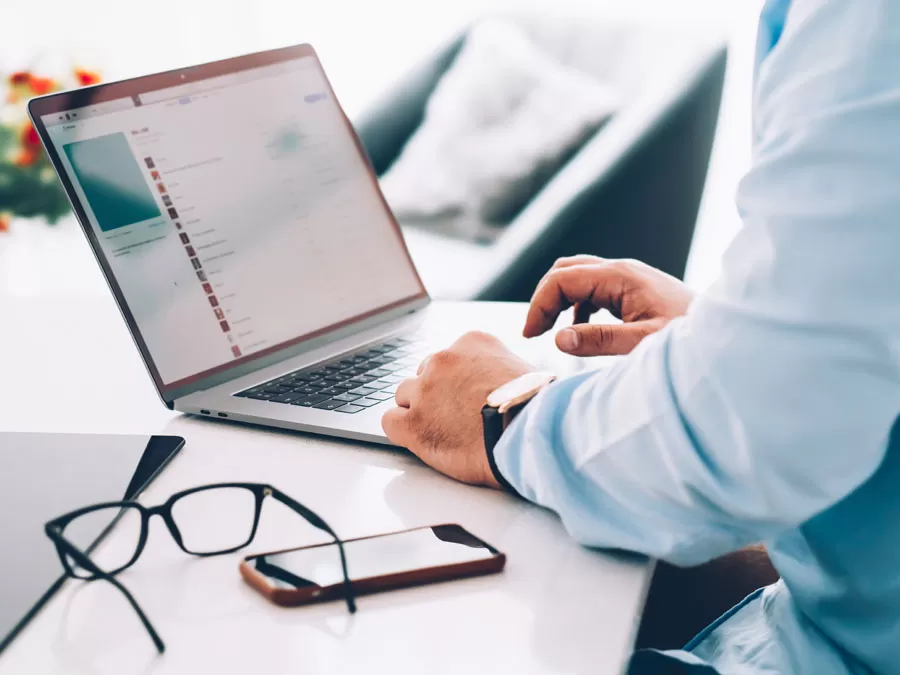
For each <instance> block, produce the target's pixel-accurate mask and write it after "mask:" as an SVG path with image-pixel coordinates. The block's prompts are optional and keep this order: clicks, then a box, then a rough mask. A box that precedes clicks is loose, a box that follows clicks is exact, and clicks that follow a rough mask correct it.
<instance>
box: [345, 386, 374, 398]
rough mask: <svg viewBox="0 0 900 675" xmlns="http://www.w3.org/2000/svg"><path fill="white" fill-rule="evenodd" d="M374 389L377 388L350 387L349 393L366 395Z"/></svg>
mask: <svg viewBox="0 0 900 675" xmlns="http://www.w3.org/2000/svg"><path fill="white" fill-rule="evenodd" d="M376 391H378V390H377V389H375V388H373V387H357V388H356V389H351V390H350V392H349V393H351V394H356V395H357V396H368V395H369V394H372V393H374V392H376Z"/></svg>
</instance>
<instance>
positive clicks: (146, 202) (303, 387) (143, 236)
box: [29, 45, 521, 443]
mask: <svg viewBox="0 0 900 675" xmlns="http://www.w3.org/2000/svg"><path fill="white" fill-rule="evenodd" d="M29 114H30V116H31V118H32V120H33V122H34V124H35V127H36V129H37V131H38V132H39V134H40V137H41V139H42V141H43V143H44V147H45V148H46V150H47V153H48V155H49V157H50V159H51V161H52V163H53V166H54V168H55V169H56V172H57V174H58V176H59V179H60V181H61V183H62V185H63V187H64V189H65V191H66V194H67V195H68V198H69V200H70V201H71V204H72V208H73V209H74V211H75V214H76V215H77V217H78V220H79V222H80V223H81V226H82V228H83V230H84V233H85V235H86V236H87V239H88V242H89V243H90V246H91V248H92V249H93V252H94V254H95V255H96V258H97V261H98V263H99V264H100V267H101V268H102V270H103V273H104V275H105V277H106V280H107V282H108V283H109V287H110V289H111V290H112V293H113V295H114V296H115V299H116V301H117V303H118V306H119V309H120V310H121V313H122V316H123V318H124V319H125V321H126V323H127V324H128V328H129V330H130V331H131V334H132V336H133V337H134V341H135V344H136V346H137V348H138V350H139V351H140V354H141V357H142V359H143V361H144V363H145V365H146V367H147V370H148V372H149V374H150V376H151V377H152V379H153V382H154V384H155V386H156V389H157V391H158V392H159V396H160V398H161V399H162V401H163V402H164V403H165V405H167V406H168V407H169V408H171V409H175V410H179V411H182V412H186V413H194V414H197V415H202V416H207V417H213V418H225V419H229V420H237V421H242V422H249V423H254V424H263V425H270V426H275V427H281V428H288V429H295V430H300V431H307V432H314V433H320V434H329V435H334V436H340V437H346V438H352V439H357V440H363V441H371V442H377V443H388V440H387V438H386V437H385V436H384V432H383V431H382V429H381V416H382V414H383V413H384V411H385V410H386V409H387V408H388V407H390V406H392V405H393V396H394V392H395V390H396V387H397V384H398V383H399V382H401V381H402V380H403V379H404V378H406V377H409V376H411V375H413V374H414V373H415V370H416V368H417V365H418V363H419V362H420V361H421V359H422V358H423V357H424V356H425V355H426V354H427V353H429V352H431V351H434V350H435V349H436V348H438V347H442V346H445V345H447V344H449V342H451V341H452V338H453V337H455V336H456V335H458V334H461V333H463V332H465V331H466V330H469V329H472V328H476V327H478V328H481V329H485V330H489V331H491V332H493V333H494V334H497V335H498V336H499V337H501V338H503V337H507V338H513V336H514V335H516V336H517V335H518V334H519V330H520V329H521V326H519V325H508V324H507V325H492V323H491V317H490V314H492V312H489V311H488V312H486V311H485V308H484V306H483V305H479V303H462V304H460V303H455V304H443V303H439V302H432V301H431V299H430V298H429V296H428V293H427V292H426V290H425V288H424V286H423V284H422V280H421V279H420V277H419V274H418V272H417V271H416V268H415V265H414V264H413V262H412V259H411V258H410V255H409V251H408V250H407V248H406V244H405V242H404V239H403V236H402V233H401V231H400V228H399V226H398V224H397V222H396V220H395V219H394V217H393V215H392V214H391V211H390V209H389V208H388V205H387V203H386V202H385V200H384V197H383V196H382V194H381V191H380V189H379V186H378V181H377V178H376V176H375V173H374V171H373V170H372V167H371V165H370V163H369V161H368V159H367V156H366V153H365V150H364V148H363V147H362V145H361V143H360V141H359V139H358V138H357V136H356V134H355V133H354V131H353V128H352V126H351V124H350V122H349V120H348V119H347V117H346V115H345V114H344V112H343V110H342V109H341V107H340V104H339V103H338V101H337V99H336V98H335V95H334V91H333V90H332V88H331V86H330V84H329V82H328V79H327V78H326V76H325V73H324V71H323V69H322V66H321V64H320V62H319V60H318V58H317V56H316V54H315V51H314V50H313V48H312V47H311V46H309V45H299V46H295V47H288V48H284V49H277V50H272V51H267V52H262V53H257V54H251V55H247V56H241V57H237V58H233V59H228V60H224V61H218V62H215V63H208V64H205V65H200V66H195V67H191V68H186V69H183V70H177V71H170V72H165V73H160V74H156V75H148V76H145V77H139V78H135V79H130V80H124V81H120V82H113V83H109V84H101V85H98V86H94V87H89V88H85V89H80V90H75V91H68V92H62V93H58V94H52V95H49V96H44V97H41V98H37V99H34V100H32V101H31V102H30V104H29ZM460 274H465V270H464V269H460ZM520 339H521V338H520Z"/></svg>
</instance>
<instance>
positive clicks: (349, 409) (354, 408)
mask: <svg viewBox="0 0 900 675" xmlns="http://www.w3.org/2000/svg"><path fill="white" fill-rule="evenodd" d="M330 402H331V401H329V403H330ZM360 410H365V408H364V407H363V406H361V405H353V404H352V403H348V404H347V405H345V406H341V407H340V408H337V409H336V410H335V412H341V413H350V414H351V415H352V414H353V413H358V412H359V411H360Z"/></svg>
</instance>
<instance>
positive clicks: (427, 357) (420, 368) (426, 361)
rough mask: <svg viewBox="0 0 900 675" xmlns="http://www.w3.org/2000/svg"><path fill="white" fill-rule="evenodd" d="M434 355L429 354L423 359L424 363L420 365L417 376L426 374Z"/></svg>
mask: <svg viewBox="0 0 900 675" xmlns="http://www.w3.org/2000/svg"><path fill="white" fill-rule="evenodd" d="M432 356H433V354H429V355H428V356H426V357H425V358H424V359H422V363H420V364H419V368H418V369H417V370H416V375H421V374H422V373H424V372H425V369H426V368H427V367H428V362H429V361H431V357H432Z"/></svg>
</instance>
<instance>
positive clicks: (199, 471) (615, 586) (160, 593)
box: [0, 296, 651, 675]
mask: <svg viewBox="0 0 900 675" xmlns="http://www.w3.org/2000/svg"><path fill="white" fill-rule="evenodd" d="M491 311H492V312H495V313H496V312H497V311H503V312H508V313H509V316H510V320H511V321H520V320H521V312H522V308H521V307H518V306H514V305H509V306H499V307H498V306H494V307H492V308H491ZM0 316H3V323H4V329H3V336H2V337H0V373H3V384H2V386H0V429H3V430H46V431H83V432H117V433H121V432H126V433H127V432H132V433H137V432H140V433H147V432H155V433H167V434H176V435H181V436H184V437H185V438H186V439H187V446H186V448H185V450H184V451H183V452H182V453H181V455H180V456H179V457H178V458H177V459H176V460H175V461H174V463H173V464H172V466H171V467H169V469H168V470H167V471H166V472H165V473H164V474H163V475H162V476H161V477H160V479H159V480H158V481H157V482H156V483H155V484H154V485H153V486H151V488H150V489H149V490H148V491H147V493H146V494H145V495H144V497H143V501H144V502H145V503H158V502H162V501H163V500H164V499H165V498H166V497H167V496H168V495H169V494H171V493H172V492H174V491H176V490H179V489H182V488H185V487H190V486H193V485H198V484H202V483H209V482H216V481H225V480H243V481H260V482H269V483H272V484H274V485H277V486H278V487H279V488H281V489H282V490H284V491H285V492H287V493H288V494H290V495H292V496H294V497H296V498H297V499H299V500H301V501H303V502H304V503H306V504H307V505H308V506H310V507H311V508H312V509H314V510H315V511H317V512H318V513H320V514H321V515H322V516H323V517H324V518H326V519H327V520H328V522H329V523H330V524H331V525H332V526H333V527H334V528H335V530H336V531H337V532H339V533H340V534H341V535H342V536H343V537H345V538H349V537H354V536H359V535H365V534H372V533H378V532H387V531H391V530H398V529H404V528H409V527H415V526H418V525H429V524H435V523H442V522H458V523H460V524H462V525H463V526H465V527H467V528H469V529H470V530H472V532H474V533H475V534H477V535H478V536H480V537H482V538H484V539H485V540H486V541H488V542H490V543H491V544H493V545H494V546H496V547H497V548H499V549H500V550H502V551H504V552H505V553H507V555H508V556H509V562H508V564H507V568H506V571H505V572H504V573H503V574H502V575H499V576H492V577H484V578H480V579H470V580H465V581H458V582H452V583H447V584H441V585H435V586H431V587H426V588H419V589H410V590H405V591H399V592H394V593H389V594H384V595H377V596H370V597H365V598H362V599H360V601H359V612H358V613H357V614H356V615H355V616H353V617H349V616H348V615H347V614H346V609H345V607H344V606H343V605H341V604H340V603H330V604H327V605H321V606H317V607H308V608H301V609H281V608H276V607H274V606H272V605H269V604H267V603H266V602H265V601H264V600H263V599H262V598H261V597H260V596H258V595H257V594H256V593H255V592H253V591H252V590H251V589H249V588H248V587H246V586H245V585H244V584H243V583H242V582H241V580H240V577H239V575H238V570H237V565H238V561H239V560H240V558H241V554H234V555H230V556H224V557H220V558H212V559H194V558H190V557H188V556H186V555H184V554H183V553H182V552H181V551H180V550H179V549H177V548H176V547H175V545H174V543H173V542H171V540H170V538H169V535H168V533H167V532H166V530H165V528H164V527H162V526H161V523H159V522H154V523H153V525H152V527H151V533H150V540H149V543H148V546H147V549H146V551H145V552H144V555H143V557H142V558H141V560H140V561H139V562H138V564H137V565H135V567H134V568H132V569H131V570H129V571H128V572H126V573H125V574H123V575H122V577H121V580H122V581H123V583H125V585H126V586H128V588H129V589H130V590H131V591H132V592H133V593H134V595H135V596H136V598H137V599H138V601H139V602H140V603H141V604H142V606H143V607H144V609H145V610H146V611H147V613H148V615H149V616H150V618H151V620H152V621H153V622H154V624H155V625H156V627H157V629H158V630H159V632H160V633H161V635H162V637H163V639H164V640H165V641H166V643H167V647H168V651H167V652H166V654H165V655H164V656H162V657H158V656H157V655H156V653H155V651H154V649H153V646H152V643H151V642H150V640H149V638H148V636H147V635H146V634H145V632H144V630H143V628H142V627H141V626H140V624H139V622H138V619H137V617H136V616H135V615H134V613H133V612H132V610H131V609H130V608H129V607H128V605H127V603H126V601H125V600H124V598H123V597H121V596H120V595H119V593H118V591H116V590H115V589H113V588H112V587H110V586H108V585H105V584H102V583H96V584H84V583H81V582H74V583H69V584H67V585H66V586H65V587H64V588H63V590H62V591H61V592H60V593H59V594H58V595H57V596H56V597H55V598H54V599H53V600H52V601H51V602H50V603H49V604H48V606H47V607H46V608H45V609H44V610H43V611H42V612H41V613H40V614H39V615H38V616H37V617H36V619H35V620H34V621H33V622H32V623H31V624H30V625H29V627H27V628H26V629H25V631H24V632H23V633H22V634H21V635H20V637H19V638H18V639H17V640H16V641H15V642H14V643H13V644H12V645H11V646H10V647H9V649H8V650H7V651H6V652H5V653H4V654H3V655H2V656H0V675H20V674H22V673H50V674H53V673H73V674H74V673H79V674H81V673H85V674H87V673H90V674H91V675H95V674H96V675H101V674H106V673H110V674H115V675H128V674H130V673H140V674H141V675H145V674H147V673H200V672H203V673H216V674H217V675H219V674H221V675H227V674H230V673H240V674H242V675H243V674H244V673H248V672H257V673H280V672H308V673H314V672H322V673H344V672H346V673H361V672H391V673H406V672H409V673H417V674H418V673H424V672H428V673H460V672H485V673H488V672H490V673H513V672H514V673H523V674H524V673H599V674H607V673H609V674H612V673H618V672H620V671H621V669H622V667H623V665H624V664H625V662H626V660H627V656H628V653H629V651H630V647H631V643H632V640H633V636H634V632H635V629H636V624H637V620H638V617H639V613H640V608H641V605H642V603H643V598H644V594H645V591H646V586H647V583H648V581H649V577H650V572H651V565H650V564H649V563H648V562H647V561H645V560H642V559H635V558H630V557H624V556H614V555H610V554H604V553H598V552H592V551H588V550H586V549H583V548H581V547H579V546H577V545H576V544H574V543H573V542H572V541H571V539H570V538H569V537H568V536H567V535H566V533H565V531H564V530H563V528H562V527H561V525H560V523H559V521H558V520H557V519H556V518H555V517H554V516H553V515H552V514H550V513H548V512H546V511H543V510H541V509H538V508H535V507H533V506H530V505H527V504H524V503H519V502H518V501H516V500H512V499H510V498H508V497H506V496H504V495H502V494H500V493H497V492H493V491H490V490H486V489H480V488H473V487H469V486H465V485H461V484H458V483H455V482H453V481H450V480H448V479H445V478H443V477H441V476H439V475H437V474H436V473H434V472H433V471H431V470H430V469H428V468H427V467H425V466H423V465H422V464H421V463H420V462H418V460H416V459H415V458H414V457H412V456H411V455H408V454H405V453H401V452H397V451H393V450H389V449H384V448H379V447H377V446H365V445H359V444H351V443H344V442H340V441H335V440H327V439H320V438H315V437H311V436H302V435H298V434H293V433H287V432H279V431H268V430H261V429H255V428H248V427H243V426H237V425H233V424H228V423H221V422H213V421H208V420H201V419H194V418H190V417H186V416H180V415H176V414H173V413H171V412H170V411H168V410H166V409H165V408H164V407H163V406H162V404H160V403H159V401H158V400H157V399H156V396H155V393H154V391H153V389H152V387H151V385H150V381H149V378H148V377H147V375H146V374H145V372H144V371H143V366H142V364H141V363H140V361H139V359H138V356H137V353H136V350H135V349H134V347H133V346H132V345H131V343H130V338H129V336H128V334H127V332H126V330H125V328H124V325H123V324H122V321H121V319H120V318H119V317H118V315H117V313H116V310H115V308H114V306H113V305H112V301H111V300H109V299H107V298H101V297H81V298H66V299H63V298H46V297H40V298H38V297H30V298H28V297H18V298H11V297H2V296H0ZM318 541H324V538H323V536H322V535H321V533H319V532H318V531H316V530H314V529H312V528H311V527H309V526H308V525H306V524H305V523H304V522H302V521H300V520H299V519H298V518H297V517H296V516H295V515H294V514H292V513H291V512H289V511H288V510H287V509H284V508H283V507H281V506H280V505H278V504H275V503H268V504H267V505H266V506H265V509H264V512H263V517H262V523H261V528H260V532H259V534H258V535H257V538H256V540H255V541H254V542H253V544H252V545H251V546H250V547H248V549H247V551H246V553H251V552H258V551H265V550H270V549H274V548H283V547H286V546H291V545H302V544H306V543H312V542H318ZM125 545H126V544H125V542H123V541H121V540H120V539H118V538H117V537H116V534H115V532H114V533H113V534H112V536H111V537H110V538H109V539H108V540H107V541H106V543H105V544H104V545H103V546H102V547H101V549H100V550H99V551H98V554H97V555H99V556H101V557H102V556H106V555H115V552H116V549H117V548H118V547H120V546H125Z"/></svg>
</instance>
